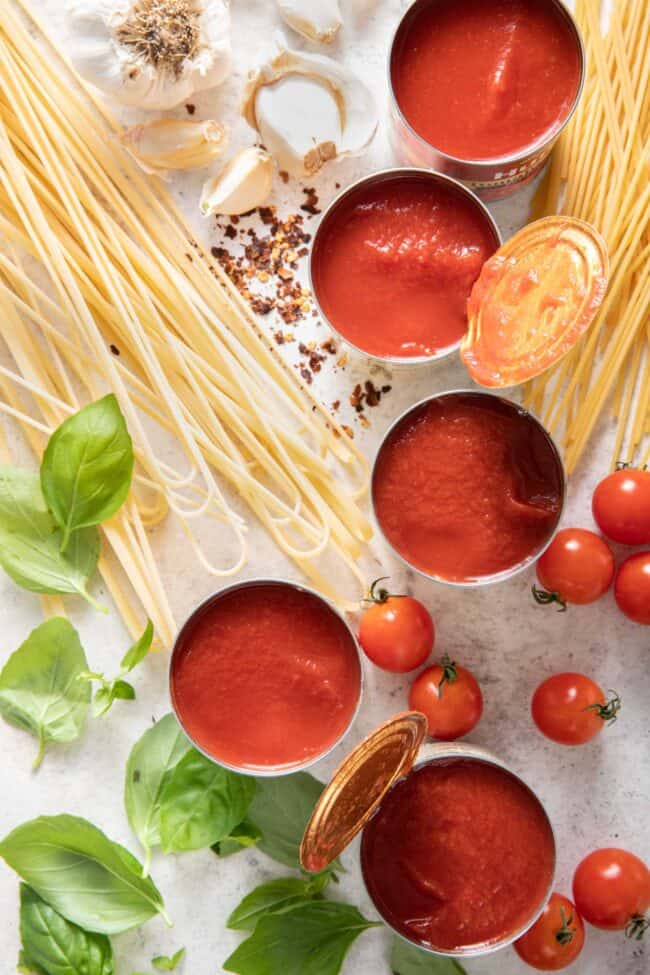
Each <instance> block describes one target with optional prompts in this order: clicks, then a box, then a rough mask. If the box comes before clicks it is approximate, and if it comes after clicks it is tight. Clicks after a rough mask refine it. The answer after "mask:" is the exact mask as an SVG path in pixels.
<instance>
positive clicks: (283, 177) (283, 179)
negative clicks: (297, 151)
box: [280, 169, 289, 183]
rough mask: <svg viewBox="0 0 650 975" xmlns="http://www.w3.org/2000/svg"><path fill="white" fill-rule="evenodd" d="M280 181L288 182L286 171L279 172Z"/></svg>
mask: <svg viewBox="0 0 650 975" xmlns="http://www.w3.org/2000/svg"><path fill="white" fill-rule="evenodd" d="M280 179H281V180H282V182H283V183H288V182H289V173H288V172H287V171H286V169H281V170H280Z"/></svg>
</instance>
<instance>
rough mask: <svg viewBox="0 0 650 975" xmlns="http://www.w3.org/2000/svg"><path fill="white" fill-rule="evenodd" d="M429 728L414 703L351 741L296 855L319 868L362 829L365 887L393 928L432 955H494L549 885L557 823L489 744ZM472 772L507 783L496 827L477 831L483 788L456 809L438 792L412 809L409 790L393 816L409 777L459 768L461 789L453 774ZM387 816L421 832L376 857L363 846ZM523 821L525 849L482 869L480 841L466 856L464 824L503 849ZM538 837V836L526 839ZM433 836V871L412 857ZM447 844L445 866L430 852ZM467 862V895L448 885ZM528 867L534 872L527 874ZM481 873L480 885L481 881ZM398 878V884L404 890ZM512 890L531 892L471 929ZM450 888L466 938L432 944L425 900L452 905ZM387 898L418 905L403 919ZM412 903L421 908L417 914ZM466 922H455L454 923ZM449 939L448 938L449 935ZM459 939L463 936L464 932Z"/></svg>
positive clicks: (538, 905) (470, 839)
mask: <svg viewBox="0 0 650 975" xmlns="http://www.w3.org/2000/svg"><path fill="white" fill-rule="evenodd" d="M426 728H427V722H426V718H425V716H424V715H423V714H420V713H418V712H413V711H411V712H404V713H401V714H397V715H395V716H394V717H393V718H391V719H390V720H388V721H387V722H385V723H384V724H382V725H381V726H380V727H379V728H377V729H376V731H374V732H373V733H372V734H371V735H369V737H368V738H366V739H365V740H364V741H363V742H362V743H361V744H360V745H359V746H358V747H357V748H355V749H354V751H353V752H352V753H351V754H350V755H349V756H348V758H346V759H345V761H344V762H343V763H342V764H341V765H340V766H339V768H338V769H337V771H336V772H335V773H334V775H333V777H332V779H331V781H330V783H329V784H328V785H327V786H326V787H325V789H324V791H323V793H322V795H321V797H320V799H319V801H318V803H317V805H316V808H315V810H314V812H313V814H312V817H311V820H310V821H309V823H308V825H307V827H306V829H305V833H304V836H303V840H302V845H301V850H300V859H301V863H302V866H303V867H304V868H305V870H308V871H310V872H318V871H321V870H323V869H325V867H327V866H328V864H330V863H331V862H332V861H333V860H334V859H335V858H336V857H337V856H339V854H340V853H342V852H343V850H344V849H345V848H346V847H347V846H348V844H349V843H350V842H351V841H352V839H353V838H354V837H355V836H357V834H359V833H361V865H362V874H363V880H364V884H365V887H366V890H367V892H368V895H369V897H370V898H371V900H372V902H373V904H374V906H375V908H376V909H377V911H378V912H379V914H380V915H381V916H382V918H383V920H384V921H385V922H386V924H387V925H388V926H389V927H390V928H391V929H392V930H393V931H394V932H395V934H397V935H399V936H400V937H402V938H404V939H405V940H406V941H408V942H410V943H411V944H414V945H416V946H417V947H418V948H421V949H423V950H424V951H428V952H430V953H431V954H435V955H444V956H449V957H474V956H479V955H487V954H491V953H492V952H494V951H496V950H497V949H499V948H502V947H504V946H505V945H508V944H511V943H512V942H513V941H515V940H516V939H517V938H519V937H521V935H522V934H524V933H525V931H527V930H528V928H529V927H530V926H531V925H532V924H534V922H535V921H536V920H537V918H538V917H539V915H540V914H541V912H542V911H543V909H544V906H545V905H546V903H547V901H548V898H549V897H550V895H551V893H552V890H553V881H554V875H555V859H556V857H555V838H554V834H553V828H552V826H551V823H550V821H549V818H548V816H547V814H546V812H545V810H544V807H543V805H542V803H541V801H540V799H539V798H538V797H537V796H536V795H535V793H534V792H533V791H532V790H531V789H530V787H529V786H528V785H527V784H526V783H525V782H524V781H523V780H522V779H521V778H520V777H519V776H517V775H516V774H515V773H514V772H513V771H512V770H511V769H509V768H508V766H507V765H506V763H505V762H503V761H502V760H501V759H499V758H497V757H496V756H494V755H492V754H491V753H490V752H488V751H486V750H485V749H482V748H479V747H476V746H473V745H469V744H463V743H428V744H424V739H425V735H426ZM475 773H477V774H478V775H479V776H480V777H483V778H484V779H485V781H489V779H490V777H492V778H494V779H495V781H496V780H498V782H499V787H503V798H502V807H503V809H502V813H503V814H502V816H501V817H499V819H498V822H497V823H494V830H493V834H494V835H489V834H488V833H487V832H483V833H482V831H481V830H482V827H483V826H484V825H485V823H487V820H485V821H484V820H483V818H482V810H481V808H480V802H481V800H482V798H483V796H482V793H481V790H480V789H478V788H477V790H476V791H475V793H474V802H475V804H477V805H476V808H475V809H473V810H467V809H465V810H460V809H459V808H458V804H457V803H450V804H449V805H448V806H447V807H444V806H443V805H441V804H440V803H439V802H437V801H436V800H435V799H434V800H433V801H432V804H431V805H430V806H429V807H427V806H424V807H423V806H422V804H421V803H420V808H419V811H416V812H415V813H414V815H410V813H409V810H410V809H411V810H412V808H413V807H409V805H408V802H409V801H410V802H412V798H411V799H410V800H408V801H407V802H406V804H405V805H404V806H403V809H402V810H397V811H398V812H401V815H400V816H398V817H397V819H396V820H395V814H394V812H391V810H390V808H389V807H390V806H391V804H392V805H395V803H396V802H398V803H399V802H402V803H404V800H405V797H406V798H407V799H408V795H409V790H411V792H410V795H411V797H412V796H413V794H414V793H413V791H412V788H413V785H414V783H415V784H417V782H416V780H417V778H418V776H423V775H425V776H428V777H429V778H432V777H433V779H435V777H436V776H439V775H442V776H443V778H444V777H448V778H449V777H450V776H456V782H455V788H456V789H458V782H460V778H458V776H459V775H461V776H464V777H465V778H466V779H469V780H471V777H472V776H473V775H474V774H475ZM486 776H487V778H486ZM449 781H451V778H449ZM455 795H456V796H458V795H459V793H458V792H456V793H455ZM486 795H487V794H486ZM485 801H486V802H487V801H488V800H487V799H485ZM489 801H492V800H491V799H490V800H489ZM517 804H521V808H518V809H517V810H516V816H514V818H513V816H511V815H510V814H511V812H512V813H513V814H514V811H515V808H514V807H515V805H517ZM391 815H393V819H394V820H395V821H396V823H397V828H398V829H399V830H401V831H403V833H404V835H408V833H409V831H413V830H415V831H418V830H421V831H422V833H423V835H422V836H414V837H412V839H413V841H414V844H415V845H414V846H409V843H408V842H406V843H404V844H403V843H402V842H401V840H398V841H397V843H395V844H394V845H393V846H388V847H384V849H383V851H382V856H381V857H379V858H378V859H375V860H374V861H373V860H372V856H371V855H370V853H369V850H370V851H371V850H372V847H373V843H375V842H376V839H375V837H373V833H374V834H377V830H378V829H379V830H381V829H382V828H383V823H382V820H383V819H385V818H386V816H389V817H390V816H391ZM493 818H494V815H493ZM509 819H510V824H509V822H508V820H509ZM426 820H428V822H426ZM526 821H527V822H528V826H529V827H530V829H529V832H528V834H527V840H528V846H527V849H526V854H525V855H523V856H522V857H517V856H515V855H513V856H511V857H508V856H507V854H506V855H505V859H504V862H502V863H501V864H500V866H499V864H498V862H497V863H496V866H495V864H494V863H493V865H492V868H491V869H490V870H488V869H487V867H486V869H485V871H484V872H483V873H482V872H481V871H480V870H477V869H475V866H476V863H477V862H478V861H477V859H476V856H479V854H477V853H476V850H474V852H473V857H472V858H470V861H469V862H466V863H463V854H462V849H463V848H462V845H461V844H459V830H460V831H462V830H464V831H465V833H466V842H467V843H468V844H470V846H471V845H472V844H474V845H475V847H476V848H477V849H478V848H479V847H480V848H481V850H482V851H485V850H488V853H487V854H486V855H487V856H488V857H489V856H490V854H489V847H490V845H491V844H492V843H494V844H495V845H496V844H502V847H501V848H500V849H499V854H503V852H504V851H505V850H506V849H508V848H509V847H512V848H513V849H514V847H515V845H516V844H515V843H514V841H513V836H514V832H513V830H512V829H511V830H510V831H509V829H508V827H509V825H510V826H512V824H513V823H515V824H520V823H522V822H526ZM377 824H379V826H377ZM533 827H534V828H533ZM537 836H538V839H533V840H531V838H532V837H537ZM520 841H521V842H524V839H523V837H520ZM429 843H430V844H431V847H432V853H431V858H432V860H433V862H434V867H433V869H434V872H435V873H436V878H435V879H430V878H428V877H426V876H422V874H421V873H418V871H419V869H424V867H422V865H421V864H418V863H417V862H416V861H415V860H413V859H412V857H411V853H410V852H409V851H410V850H411V852H412V850H413V849H415V848H416V847H417V846H418V844H419V845H420V846H422V845H424V848H425V849H426V847H427V845H428V844H429ZM447 843H449V844H450V846H452V847H453V851H452V853H451V858H450V859H448V860H447V863H451V862H453V863H455V867H456V869H453V870H449V871H447V870H446V867H440V864H439V862H437V861H436V855H437V854H436V850H440V851H442V850H443V849H444V847H445V844H447ZM536 844H537V845H538V846H539V849H537V848H536ZM434 847H435V848H434ZM492 859H493V860H494V858H492ZM436 862H437V866H436ZM468 869H470V871H471V877H470V881H471V887H472V896H469V895H468V896H467V897H465V898H463V896H462V894H460V893H459V890H458V889H456V891H455V892H454V886H455V885H456V883H457V881H459V879H460V878H461V877H464V880H465V881H466V880H467V879H468V878H467V876H466V874H467V871H468ZM495 870H496V875H495ZM382 871H383V873H384V877H383V878H382V877H381V876H379V877H378V876H377V874H378V872H379V873H381V872H382ZM531 872H532V873H534V876H530V874H531ZM425 873H426V870H425ZM398 878H400V879H399V880H398ZM483 882H485V884H486V889H484V890H481V887H482V884H483ZM402 884H403V885H404V886H403V889H400V888H401V886H402ZM495 887H496V888H497V889H494V888H495ZM517 889H520V890H523V889H527V892H528V893H527V896H526V897H525V898H524V899H522V901H521V903H520V905H519V908H518V909H517V910H514V909H513V910H512V912H511V913H509V908H508V905H501V906H504V907H505V908H506V912H505V914H503V916H502V918H501V920H502V924H501V928H500V929H499V930H498V931H497V930H496V928H495V933H494V934H493V935H492V936H490V934H489V930H488V929H487V928H486V929H485V930H484V932H483V935H482V936H481V937H480V939H479V940H476V939H475V938H472V937H470V932H471V929H472V927H476V925H477V922H478V929H481V925H482V923H483V922H482V920H481V919H480V918H479V917H478V915H479V914H480V912H481V911H484V912H486V913H487V912H488V911H489V910H490V907H491V905H492V906H494V904H497V903H498V904H501V900H500V899H501V895H503V897H506V899H507V893H508V891H510V892H511V894H513V892H514V891H516V890H517ZM477 892H478V895H479V896H478V899H477ZM447 894H449V901H451V900H452V899H453V898H456V900H457V901H458V903H459V904H460V905H461V910H462V911H463V924H464V925H465V930H466V931H467V934H468V937H467V938H465V939H464V942H463V943H462V944H450V943H446V944H444V945H441V944H439V943H436V941H435V940H432V938H431V931H430V930H429V929H427V928H426V924H425V917H424V914H426V911H427V907H426V905H430V909H431V912H432V914H433V915H435V914H436V913H439V912H440V911H442V912H443V913H444V912H446V910H447V908H448V906H449V904H448V902H447ZM390 899H392V900H393V902H394V903H400V904H401V906H402V907H403V908H404V909H405V910H406V913H408V909H409V908H414V909H415V913H414V914H413V915H412V917H411V918H410V919H408V920H407V921H406V922H405V921H404V920H403V919H399V920H398V919H396V916H395V914H394V913H393V911H392V910H391V908H390V905H389V904H388V900H390ZM418 910H419V911H420V915H419V916H417V917H416V916H415V914H417V912H418ZM506 914H507V915H508V917H507V918H506ZM495 917H496V915H495ZM504 924H505V929H504ZM462 930H463V927H462V925H461V926H460V928H459V931H462ZM450 934H451V933H450ZM439 937H440V940H441V941H447V942H449V940H450V939H449V938H446V937H444V936H443V935H440V936H439ZM451 940H452V941H453V940H454V938H453V937H451ZM456 940H458V939H456ZM460 940H463V937H462V935H461V938H460Z"/></svg>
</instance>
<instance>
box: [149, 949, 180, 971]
mask: <svg viewBox="0 0 650 975" xmlns="http://www.w3.org/2000/svg"><path fill="white" fill-rule="evenodd" d="M184 955H185V948H179V949H178V951H177V952H176V953H175V954H173V955H156V957H155V958H152V959H151V964H152V965H153V967H154V968H157V969H158V971H159V972H173V971H174V969H175V968H177V967H178V965H179V964H180V962H181V961H182V959H183V956H184Z"/></svg>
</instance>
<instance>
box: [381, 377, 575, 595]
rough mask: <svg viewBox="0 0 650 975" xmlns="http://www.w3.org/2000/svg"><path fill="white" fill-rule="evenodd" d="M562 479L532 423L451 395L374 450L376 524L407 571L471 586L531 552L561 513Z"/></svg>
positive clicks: (421, 410) (508, 408)
mask: <svg viewBox="0 0 650 975" xmlns="http://www.w3.org/2000/svg"><path fill="white" fill-rule="evenodd" d="M562 494H563V477H562V470H561V465H560V462H559V460H558V457H557V454H556V452H555V450H554V448H553V446H552V443H551V441H550V439H549V438H548V436H547V435H546V434H545V432H544V431H543V429H542V428H541V427H540V426H539V424H538V423H537V422H536V421H535V420H533V418H532V417H531V416H530V415H529V414H527V413H525V412H524V411H522V410H519V409H518V408H517V407H516V406H514V405H511V404H508V403H506V402H504V401H503V400H500V399H498V398H497V397H493V396H486V395H482V394H477V393H453V394H451V395H447V396H440V397H437V398H434V399H431V400H428V401H427V402H426V403H424V404H422V405H421V406H418V407H416V408H415V409H413V410H411V411H410V412H409V413H408V414H407V415H406V416H405V417H404V418H403V419H402V420H401V421H400V422H399V423H398V424H397V425H396V426H395V427H394V428H393V430H392V431H391V433H390V434H389V436H388V437H387V439H386V440H385V442H384V444H383V445H382V447H381V449H380V451H379V454H378V457H377V462H376V464H375V470H374V474H373V482H372V495H373V502H374V507H375V513H376V516H377V520H378V522H379V524H380V526H381V528H382V530H383V532H384V535H385V536H386V538H387V539H388V541H389V542H390V543H391V545H392V546H393V548H395V550H396V551H397V552H398V553H399V554H400V555H401V556H402V557H403V558H404V559H405V560H406V561H407V562H409V563H410V564H411V565H413V566H414V567H415V568H417V569H420V570H421V571H423V572H425V573H427V574H428V575H431V576H434V577H436V578H438V579H442V580H445V581H449V582H472V581H475V580H480V579H481V578H485V577H486V576H492V575H495V574H498V573H500V572H504V571H506V570H508V569H512V568H514V567H516V566H518V565H520V564H521V563H523V562H525V561H526V560H527V559H528V558H530V557H532V556H533V555H535V554H537V553H538V552H539V551H540V549H541V548H542V547H543V545H544V544H545V543H546V541H547V540H548V539H549V538H550V536H551V535H552V533H553V531H554V529H555V527H556V525H557V522H558V519H559V517H560V512H561V507H562Z"/></svg>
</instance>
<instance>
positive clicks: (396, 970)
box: [390, 938, 466, 975]
mask: <svg viewBox="0 0 650 975" xmlns="http://www.w3.org/2000/svg"><path fill="white" fill-rule="evenodd" d="M390 967H391V971H392V972H393V975H466V972H465V969H464V968H463V967H462V965H459V964H458V962H457V961H454V959H453V958H443V957H442V956H441V955H432V954H430V953H429V952H428V951H422V949H421V948H416V947H415V945H411V944H409V943H408V941H404V939H403V938H395V939H394V940H393V949H392V952H391V956H390Z"/></svg>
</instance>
